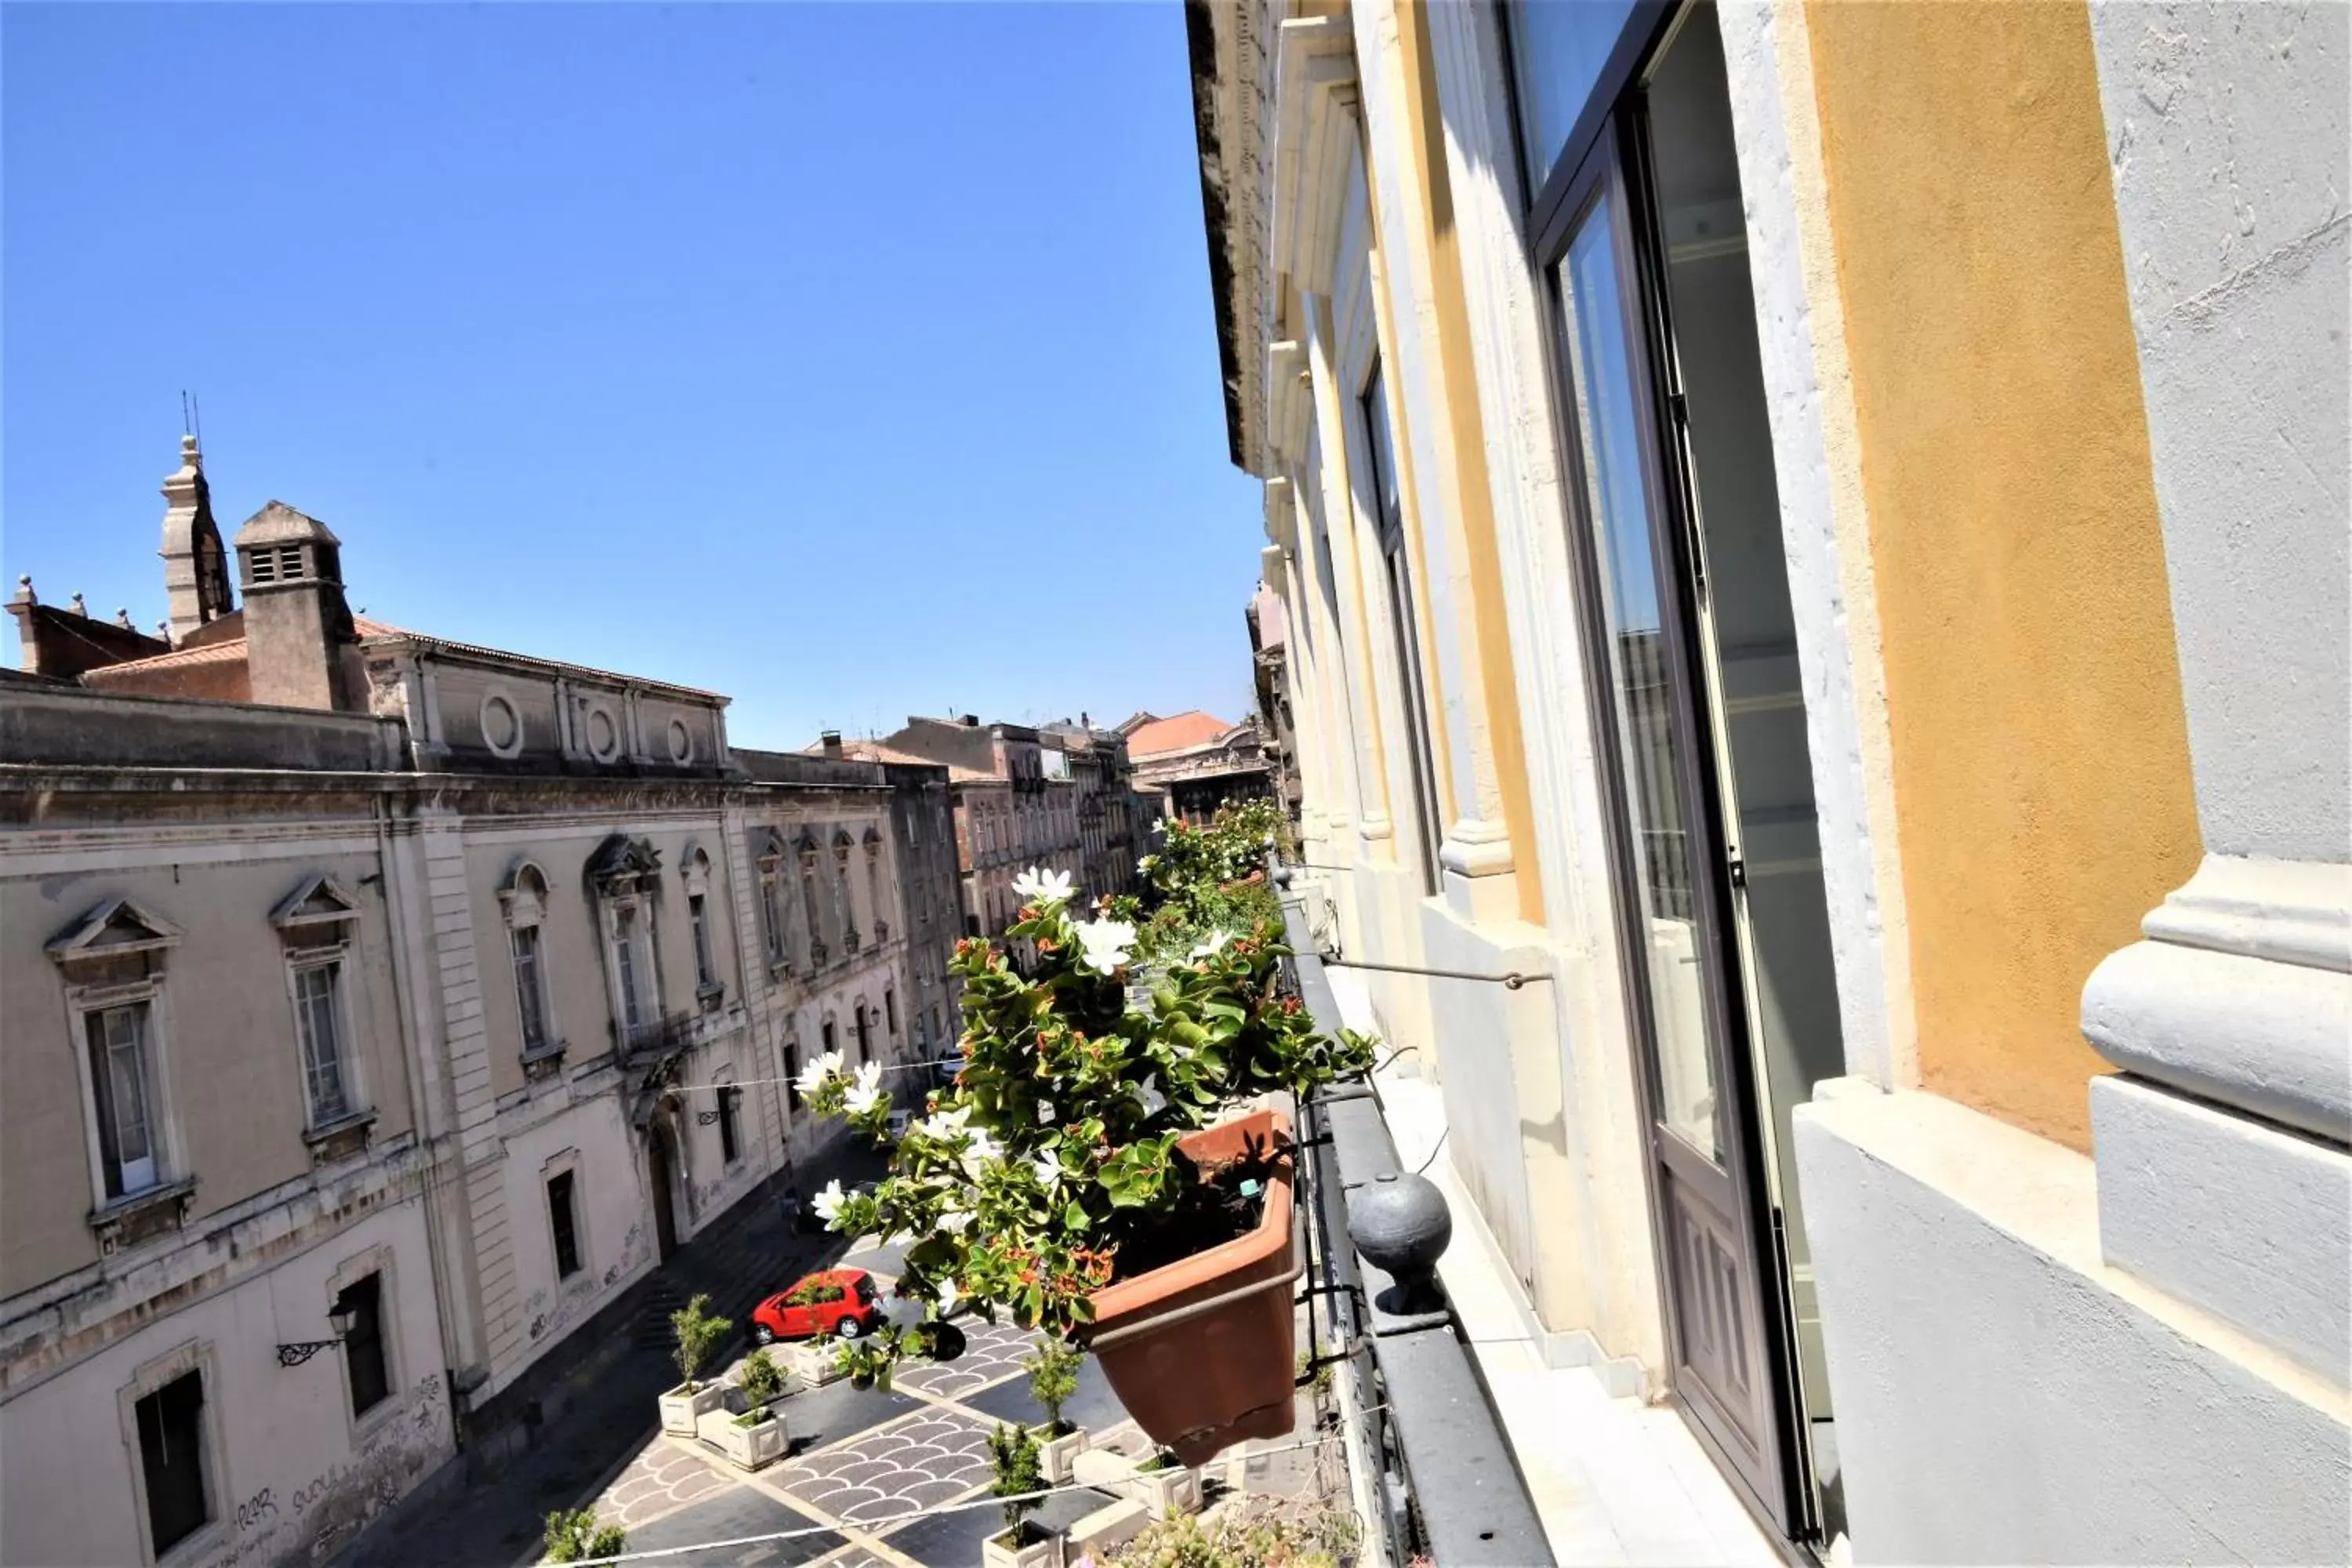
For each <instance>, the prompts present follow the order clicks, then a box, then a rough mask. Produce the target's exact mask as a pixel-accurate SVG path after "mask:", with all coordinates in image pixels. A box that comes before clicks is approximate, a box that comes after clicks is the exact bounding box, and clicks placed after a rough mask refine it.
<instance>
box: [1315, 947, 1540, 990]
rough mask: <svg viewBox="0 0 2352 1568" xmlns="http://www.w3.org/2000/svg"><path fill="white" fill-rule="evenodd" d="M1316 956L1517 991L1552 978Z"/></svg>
mask: <svg viewBox="0 0 2352 1568" xmlns="http://www.w3.org/2000/svg"><path fill="white" fill-rule="evenodd" d="M1315 956H1316V957H1318V958H1319V959H1321V960H1322V961H1323V966H1324V967H1325V968H1326V969H1378V970H1382V971H1385V972H1386V973H1391V974H1427V975H1432V976H1434V977H1435V978H1437V979H1439V980H1487V981H1492V982H1494V983H1495V984H1498V985H1500V986H1502V987H1503V988H1504V989H1505V990H1507V991H1517V989H1518V988H1519V987H1520V986H1522V985H1525V984H1527V983H1528V981H1530V980H1549V979H1550V978H1551V976H1550V975H1549V974H1547V973H1543V972H1542V971H1540V970H1538V971H1537V972H1536V973H1532V974H1522V973H1519V972H1518V971H1517V970H1516V969H1508V970H1505V971H1504V972H1503V973H1500V974H1482V973H1476V972H1475V971H1473V970H1468V969H1419V968H1416V967H1414V966H1413V965H1412V964H1410V963H1370V962H1369V961H1367V960H1364V959H1360V958H1334V957H1332V956H1330V955H1329V954H1328V953H1317V954H1316V955H1315Z"/></svg>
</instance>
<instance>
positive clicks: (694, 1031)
mask: <svg viewBox="0 0 2352 1568" xmlns="http://www.w3.org/2000/svg"><path fill="white" fill-rule="evenodd" d="M701 1022H702V1015H701V1014H700V1013H668V1014H665V1015H663V1016H661V1017H658V1018H654V1019H649V1020H647V1021H646V1022H645V1023H642V1024H620V1025H615V1026H614V1034H615V1035H616V1036H618V1037H619V1041H620V1048H621V1060H622V1062H623V1063H624V1064H625V1065H626V1066H629V1067H636V1066H639V1065H641V1064H643V1063H646V1062H650V1061H654V1060H656V1059H658V1058H662V1057H667V1056H671V1055H675V1054H676V1053H677V1052H679V1051H682V1050H685V1049H686V1048H688V1047H690V1046H692V1045H694V1044H695V1043H696V1041H697V1039H698V1026H700V1024H701Z"/></svg>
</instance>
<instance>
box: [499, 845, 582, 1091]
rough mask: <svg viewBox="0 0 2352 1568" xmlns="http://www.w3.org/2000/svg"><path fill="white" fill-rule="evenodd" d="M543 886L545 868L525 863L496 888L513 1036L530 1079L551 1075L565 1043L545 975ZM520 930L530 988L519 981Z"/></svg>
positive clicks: (517, 863) (545, 887)
mask: <svg viewBox="0 0 2352 1568" xmlns="http://www.w3.org/2000/svg"><path fill="white" fill-rule="evenodd" d="M548 885H549V884H548V878H547V871H546V869H545V868H543V867H541V865H540V864H539V863H538V862H537V861H535V860H532V859H530V858H522V859H518V860H517V861H515V862H514V864H513V865H511V866H509V868H507V874H506V877H505V879H504V880H503V881H501V882H500V884H499V910H500V912H501V913H502V914H503V916H504V917H505V921H506V928H507V968H508V973H509V975H510V977H511V978H512V980H513V982H514V988H515V1037H516V1041H517V1044H518V1045H519V1046H520V1052H519V1058H520V1061H521V1062H522V1064H523V1070H524V1073H525V1075H526V1076H532V1075H533V1072H534V1069H537V1070H539V1071H546V1070H551V1066H552V1064H554V1063H556V1062H560V1061H561V1060H562V1058H563V1053H564V1049H565V1044H566V1042H565V1040H564V1037H563V1031H562V1030H561V1029H560V1028H558V1027H556V1016H555V986H554V983H553V981H552V980H551V978H550V976H549V973H548V943H547V938H546V935H545V930H546V926H547V915H548V907H549V900H548ZM524 931H529V932H530V933H531V935H530V948H531V980H530V984H529V985H526V984H525V982H524V979H523V973H522V968H523V965H522V956H521V953H520V951H519V947H518V942H517V938H519V937H520V935H521V933H522V932H524ZM526 996H529V998H530V999H529V1000H528V1001H526V1000H525V998H526ZM534 1008H536V1010H537V1012H538V1015H539V1039H538V1040H537V1041H536V1042H534V1041H533V1040H532V1039H531V1031H530V1016H531V1013H532V1011H533V1009H534Z"/></svg>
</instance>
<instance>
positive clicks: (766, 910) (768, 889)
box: [760, 871, 784, 963]
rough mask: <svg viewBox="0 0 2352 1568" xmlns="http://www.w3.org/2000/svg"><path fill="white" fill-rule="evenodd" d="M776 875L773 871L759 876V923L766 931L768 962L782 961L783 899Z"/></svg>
mask: <svg viewBox="0 0 2352 1568" xmlns="http://www.w3.org/2000/svg"><path fill="white" fill-rule="evenodd" d="M777 881H778V877H777V874H776V873H775V872H773V871H765V872H762V873H761V876H760V924H761V929H762V930H763V931H765V932H766V933H767V939H768V962H769V963H782V962H783V961H784V901H783V899H782V895H781V894H780V893H779V892H778V890H777V887H776V884H777Z"/></svg>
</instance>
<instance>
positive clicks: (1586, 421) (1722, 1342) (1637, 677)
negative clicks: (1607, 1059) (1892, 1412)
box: [1547, 133, 1803, 1535]
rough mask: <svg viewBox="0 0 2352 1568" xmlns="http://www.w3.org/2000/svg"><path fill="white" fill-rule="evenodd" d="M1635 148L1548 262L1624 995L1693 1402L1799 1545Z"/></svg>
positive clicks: (1585, 198) (1578, 201)
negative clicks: (1651, 327)
mask: <svg viewBox="0 0 2352 1568" xmlns="http://www.w3.org/2000/svg"><path fill="white" fill-rule="evenodd" d="M1633 211H1634V209H1633V207H1632V205H1631V203H1630V201H1629V198H1628V195H1627V185H1626V182H1625V180H1624V177H1623V174H1622V165H1621V162H1620V155H1619V149H1618V143H1617V142H1616V139H1615V137H1614V136H1613V135H1612V134H1608V133H1604V134H1603V135H1602V136H1601V139H1600V140H1599V142H1597V143H1596V144H1595V146H1594V147H1593V149H1592V151H1591V153H1590V155H1589V156H1588V157H1587V158H1586V160H1585V163H1584V166H1583V168H1582V170H1581V171H1580V174H1579V175H1578V176H1577V180H1576V182H1575V184H1574V187H1573V189H1572V192H1571V195H1570V198H1569V202H1568V204H1567V206H1566V209H1565V212H1566V214H1567V216H1566V220H1565V222H1564V223H1561V224H1559V225H1557V226H1553V233H1554V234H1555V235H1556V236H1557V239H1556V240H1555V242H1554V244H1553V245H1552V246H1551V247H1549V253H1548V256H1547V262H1548V265H1549V268H1550V270H1551V273H1552V281H1553V283H1554V284H1555V285H1556V287H1557V289H1558V299H1559V311H1558V321H1559V333H1560V338H1561V342H1560V344H1559V351H1560V360H1561V363H1562V375H1561V378H1560V379H1561V384H1562V390H1563V393H1564V395H1565V398H1564V401H1565V403H1566V405H1567V411H1568V421H1567V422H1568V426H1569V428H1568V430H1567V431H1566V435H1567V437H1568V440H1569V446H1570V452H1569V467H1570V471H1571V474H1570V479H1571V482H1570V489H1571V491H1572V493H1573V494H1574V496H1575V498H1576V501H1577V502H1578V504H1577V506H1576V509H1575V510H1576V512H1577V517H1576V527H1577V528H1578V530H1579V531H1580V533H1581V534H1582V536H1583V537H1582V539H1581V540H1580V544H1579V548H1578V550H1577V552H1576V553H1577V555H1578V557H1579V560H1580V569H1581V571H1582V573H1583V575H1584V577H1585V579H1586V581H1585V594H1584V599H1585V604H1586V628H1585V629H1586V634H1587V640H1588V644H1589V647H1590V653H1589V663H1590V666H1591V669H1592V671H1593V673H1594V677H1595V681H1596V685H1598V686H1599V687H1600V688H1601V690H1600V691H1599V693H1598V694H1597V697H1596V701H1597V706H1598V707H1599V709H1600V711H1599V712H1598V713H1597V714H1596V718H1597V719H1598V721H1599V722H1600V727H1601V735H1602V738H1603V742H1604V744H1605V745H1607V746H1608V747H1609V748H1611V749H1612V750H1613V752H1615V755H1616V759H1617V763H1618V765H1617V767H1615V768H1614V769H1605V770H1604V773H1612V774H1613V775H1614V776H1613V778H1612V779H1611V780H1610V785H1611V793H1612V795H1613V796H1614V802H1613V804H1614V811H1613V816H1615V819H1616V834H1615V837H1616V840H1617V842H1616V845H1615V849H1616V859H1617V868H1616V869H1617V880H1618V883H1619V887H1620V896H1619V899H1618V900H1617V902H1618V906H1619V909H1620V911H1621V919H1622V923H1623V928H1624V929H1623V931H1622V946H1623V951H1624V952H1625V953H1626V955H1627V961H1626V969H1627V973H1626V992H1627V995H1628V998H1629V1005H1631V1007H1632V1008H1633V1015H1634V1018H1633V1022H1634V1026H1635V1033H1636V1035H1637V1037H1639V1038H1640V1039H1641V1041H1642V1044H1643V1056H1644V1058H1645V1066H1646V1071H1645V1073H1644V1075H1643V1079H1644V1081H1643V1090H1644V1100H1645V1105H1646V1111H1647V1114H1648V1117H1649V1120H1650V1140H1649V1141H1650V1150H1651V1154H1652V1160H1653V1171H1652V1177H1653V1191H1654V1199H1655V1205H1656V1210H1657V1223H1658V1228H1659V1233H1660V1238H1659V1252H1660V1260H1661V1264H1662V1273H1663V1275H1664V1288H1665V1297H1666V1316H1667V1321H1668V1330H1669V1333H1668V1339H1669V1351H1670V1354H1671V1355H1672V1358H1673V1362H1674V1371H1675V1392H1676V1394H1678V1396H1679V1397H1680V1398H1681V1400H1682V1402H1683V1404H1684V1406H1685V1409H1686V1410H1687V1411H1688V1412H1689V1413H1690V1415H1691V1417H1692V1419H1693V1422H1694V1424H1695V1425H1696V1427H1697V1429H1698V1431H1699V1434H1700V1436H1702V1438H1704V1439H1705V1440H1706V1442H1707V1443H1708V1444H1709V1446H1710V1447H1713V1448H1714V1449H1715V1451H1716V1453H1717V1456H1718V1458H1720V1459H1721V1460H1722V1461H1723V1462H1724V1464H1725V1465H1726V1467H1727V1468H1728V1469H1729V1471H1730V1472H1731V1473H1732V1475H1733V1476H1734V1477H1735V1479H1738V1480H1739V1481H1740V1482H1741V1483H1742V1484H1743V1485H1744V1486H1746V1487H1747V1489H1748V1490H1749V1491H1750V1493H1751V1494H1752V1495H1753V1497H1754V1498H1755V1500H1756V1501H1757V1503H1758V1504H1759V1506H1760V1507H1761V1508H1762V1509H1763V1510H1765V1511H1766V1512H1767V1513H1768V1514H1769V1516H1770V1517H1771V1518H1772V1519H1773V1520H1774V1521H1776V1522H1777V1523H1778V1524H1779V1525H1780V1528H1781V1529H1782V1531H1783V1532H1784V1533H1787V1534H1790V1535H1794V1534H1796V1533H1798V1532H1799V1531H1801V1528H1802V1526H1803V1521H1802V1519H1801V1516H1799V1515H1797V1514H1796V1512H1795V1510H1792V1508H1791V1506H1790V1490H1789V1488H1788V1486H1787V1483H1786V1476H1787V1463H1786V1447H1785V1437H1784V1434H1783V1431H1782V1427H1781V1419H1780V1415H1781V1413H1780V1400H1779V1392H1778V1391H1779V1389H1780V1386H1781V1384H1782V1380H1781V1378H1780V1375H1779V1373H1778V1371H1777V1368H1778V1366H1779V1363H1780V1353H1779V1340H1778V1337H1777V1336H1776V1334H1775V1331H1774V1324H1775V1323H1776V1321H1777V1319H1778V1298H1779V1288H1778V1281H1777V1279H1776V1277H1775V1273H1774V1270H1775V1268H1776V1263H1775V1260H1773V1259H1771V1258H1769V1257H1767V1256H1764V1255H1762V1254H1761V1250H1760V1247H1759V1239H1758V1238H1759V1235H1760V1234H1762V1227H1761V1226H1759V1216H1760V1215H1761V1213H1762V1210H1761V1208H1760V1207H1759V1203H1758V1201H1757V1191H1756V1180H1757V1173H1758V1171H1759V1149H1758V1147H1757V1131H1758V1124H1757V1120H1756V1115H1755V1104H1754V1094H1753V1081H1752V1079H1751V1076H1750V1073H1749V1071H1748V1061H1747V1053H1746V1047H1745V1038H1746V1028H1745V1024H1744V1020H1743V1017H1742V1009H1741V1006H1740V991H1741V988H1740V987H1739V984H1738V981H1737V980H1736V979H1735V977H1734V976H1733V975H1732V974H1731V973H1727V961H1726V954H1727V952H1728V951H1729V948H1728V946H1727V943H1726V942H1725V941H1724V936H1725V933H1726V932H1727V931H1729V930H1730V929H1731V922H1732V919H1733V916H1732V913H1731V911H1730V910H1729V909H1728V908H1727V903H1726V894H1727V881H1726V879H1725V877H1724V876H1723V875H1722V869H1723V868H1724V867H1725V866H1726V864H1727V845H1726V843H1725V841H1724V837H1723V835H1722V833H1721V832H1720V830H1719V827H1718V824H1719V823H1720V821H1721V820H1722V818H1721V816H1720V808H1719V804H1718V800H1717V791H1718V788H1719V781H1718V779H1717V776H1716V773H1715V772H1714V769H1713V766H1712V754H1713V750H1714V748H1713V746H1712V744H1711V741H1712V737H1711V736H1710V735H1709V734H1708V733H1707V731H1706V726H1705V725H1704V724H1703V723H1702V722H1701V721H1700V714H1701V713H1702V712H1703V707H1702V702H1701V698H1700V693H1701V691H1702V689H1703V681H1704V677H1703V675H1702V673H1701V672H1700V670H1699V668H1698V667H1697V662H1696V658H1694V652H1695V648H1696V630H1697V625H1698V616H1699V614H1700V606H1699V605H1697V603H1696V601H1695V599H1694V595H1693V592H1692V590H1693V586H1694V583H1693V576H1692V574H1691V572H1690V570H1689V561H1690V556H1689V553H1688V551H1687V545H1688V540H1687V536H1686V532H1685V530H1686V516H1685V510H1684V509H1683V507H1682V505H1681V500H1680V494H1679V484H1678V481H1679V474H1678V472H1677V470H1676V469H1675V468H1672V467H1670V466H1669V465H1668V464H1667V462H1666V461H1665V455H1666V454H1667V452H1668V450H1669V447H1667V445H1666V442H1665V441H1664V439H1663V438H1662V437H1663V436H1664V431H1663V430H1662V428H1661V422H1660V419H1659V418H1658V416H1657V411H1658V409H1659V408H1660V406H1661V404H1660V400H1659V399H1658V398H1657V397H1656V395H1655V394H1656V392H1657V390H1658V380H1657V375H1656V372H1655V369H1654V363H1653V360H1652V357H1651V353H1650V350H1649V346H1648V345H1649V344H1650V342H1651V338H1650V335H1649V332H1648V327H1647V322H1648V321H1649V320H1650V314H1649V310H1648V305H1649V300H1648V299H1647V296H1646V293H1645V290H1644V288H1643V272H1642V271H1641V269H1640V261H1639V253H1638V251H1637V249H1636V245H1635V240H1636V235H1637V232H1638V230H1637V226H1636V223H1635V221H1634V219H1633Z"/></svg>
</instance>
